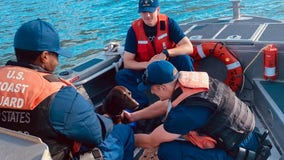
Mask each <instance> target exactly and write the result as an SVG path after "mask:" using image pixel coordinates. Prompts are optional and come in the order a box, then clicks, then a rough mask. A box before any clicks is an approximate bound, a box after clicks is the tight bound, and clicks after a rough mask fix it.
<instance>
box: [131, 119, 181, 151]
mask: <svg viewBox="0 0 284 160" xmlns="http://www.w3.org/2000/svg"><path fill="white" fill-rule="evenodd" d="M178 137H180V135H179V134H173V133H169V132H167V131H166V130H165V129H164V126H163V125H160V126H158V127H157V128H156V129H154V130H153V132H152V133H150V134H135V135H134V139H135V146H136V147H142V148H154V147H158V146H159V145H160V144H161V143H163V142H170V141H173V140H175V139H177V138H178Z"/></svg>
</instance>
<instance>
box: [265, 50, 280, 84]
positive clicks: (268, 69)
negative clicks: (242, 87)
mask: <svg viewBox="0 0 284 160" xmlns="http://www.w3.org/2000/svg"><path fill="white" fill-rule="evenodd" d="M263 54H264V55H263V63H264V74H263V77H264V79H265V80H267V79H271V80H275V79H276V78H277V76H278V49H277V48H276V46H275V45H273V44H269V45H267V46H266V47H265V48H264V50H263Z"/></svg>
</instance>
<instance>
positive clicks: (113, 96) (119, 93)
mask: <svg viewBox="0 0 284 160" xmlns="http://www.w3.org/2000/svg"><path fill="white" fill-rule="evenodd" d="M138 105H139V104H138V103H137V101H136V100H135V99H133V98H132V97H131V92H130V91H129V90H128V89H127V88H125V87H123V86H115V87H113V88H112V89H111V90H110V92H109V93H108V94H107V96H106V98H105V100H104V103H103V110H104V112H105V113H107V114H109V115H110V116H116V115H120V114H121V113H122V111H123V110H124V109H130V110H134V109H136V108H137V107H138Z"/></svg>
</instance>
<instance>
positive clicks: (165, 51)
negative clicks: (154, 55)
mask: <svg viewBox="0 0 284 160" xmlns="http://www.w3.org/2000/svg"><path fill="white" fill-rule="evenodd" d="M162 52H163V53H164V54H165V55H166V57H167V59H168V58H170V54H169V52H168V50H167V49H163V51H162Z"/></svg>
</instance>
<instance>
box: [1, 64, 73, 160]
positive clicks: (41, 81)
mask: <svg viewBox="0 0 284 160" xmlns="http://www.w3.org/2000/svg"><path fill="white" fill-rule="evenodd" d="M0 74H1V77H0V92H1V95H0V126H1V127H4V128H8V129H12V130H15V131H20V132H23V133H26V134H31V135H35V136H38V137H41V139H42V140H43V141H44V142H45V143H46V144H47V145H48V146H49V150H50V153H51V156H52V157H53V156H54V155H57V154H58V153H59V152H62V151H63V150H64V152H65V150H66V152H67V150H68V148H70V147H71V146H72V144H73V141H71V140H68V139H67V138H65V137H64V136H63V135H61V134H58V133H57V132H56V131H55V130H54V129H53V128H52V126H51V124H50V122H49V119H50V118H49V105H50V102H51V101H52V98H53V97H54V95H55V93H57V91H59V90H60V88H62V87H64V86H67V85H71V84H69V83H68V82H65V81H63V80H61V79H59V78H57V77H56V76H54V75H51V74H49V73H42V72H37V71H34V70H32V69H29V68H25V67H19V66H5V67H0ZM64 156H65V155H63V157H64ZM60 158H62V156H60ZM60 158H58V159H60ZM53 159H57V158H55V157H53Z"/></svg>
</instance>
